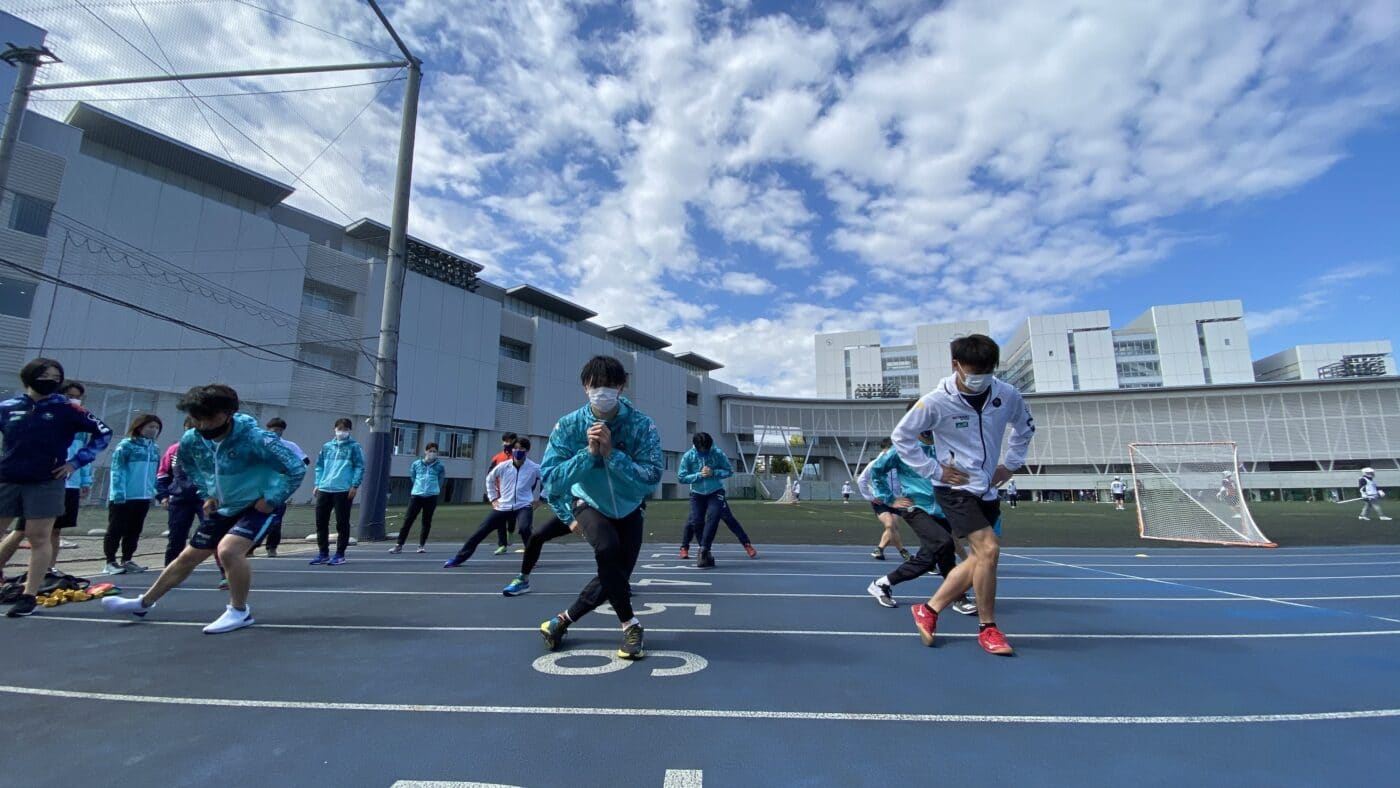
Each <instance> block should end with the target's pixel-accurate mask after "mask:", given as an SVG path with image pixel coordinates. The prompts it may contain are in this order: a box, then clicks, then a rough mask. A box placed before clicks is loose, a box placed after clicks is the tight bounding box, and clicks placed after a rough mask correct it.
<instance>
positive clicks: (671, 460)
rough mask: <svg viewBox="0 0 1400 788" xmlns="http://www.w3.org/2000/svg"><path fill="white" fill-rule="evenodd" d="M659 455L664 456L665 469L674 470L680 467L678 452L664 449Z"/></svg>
mask: <svg viewBox="0 0 1400 788" xmlns="http://www.w3.org/2000/svg"><path fill="white" fill-rule="evenodd" d="M661 455H662V456H663V457H665V458H666V470H668V471H674V470H676V469H677V468H679V467H681V455H680V452H675V451H665V452H662V453H661Z"/></svg>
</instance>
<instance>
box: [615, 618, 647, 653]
mask: <svg viewBox="0 0 1400 788" xmlns="http://www.w3.org/2000/svg"><path fill="white" fill-rule="evenodd" d="M617 655H618V656H619V657H621V658H623V659H641V658H642V657H644V656H646V652H645V651H643V650H642V625H641V624H633V625H631V626H629V627H627V628H626V629H624V630H622V645H621V646H619V647H618V649H617Z"/></svg>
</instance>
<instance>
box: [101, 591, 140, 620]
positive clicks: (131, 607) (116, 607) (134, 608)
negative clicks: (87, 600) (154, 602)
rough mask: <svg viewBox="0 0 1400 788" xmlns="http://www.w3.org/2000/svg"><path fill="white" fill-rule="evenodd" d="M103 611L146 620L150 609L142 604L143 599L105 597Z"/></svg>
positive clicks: (103, 598)
mask: <svg viewBox="0 0 1400 788" xmlns="http://www.w3.org/2000/svg"><path fill="white" fill-rule="evenodd" d="M102 609H103V610H105V611H107V612H108V613H130V614H131V615H133V616H136V617H137V618H145V617H146V612H147V611H148V610H150V608H148V607H146V606H144V605H142V604H141V597H139V596H138V597H136V598H134V599H133V598H131V597H124V596H104V597H102Z"/></svg>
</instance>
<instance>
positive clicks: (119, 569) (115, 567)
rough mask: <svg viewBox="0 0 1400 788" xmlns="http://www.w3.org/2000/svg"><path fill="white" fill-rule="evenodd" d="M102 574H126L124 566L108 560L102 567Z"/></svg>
mask: <svg viewBox="0 0 1400 788" xmlns="http://www.w3.org/2000/svg"><path fill="white" fill-rule="evenodd" d="M102 574H104V575H124V574H126V567H124V566H122V565H121V564H119V563H117V562H116V561H108V562H107V565H106V566H104V567H102Z"/></svg>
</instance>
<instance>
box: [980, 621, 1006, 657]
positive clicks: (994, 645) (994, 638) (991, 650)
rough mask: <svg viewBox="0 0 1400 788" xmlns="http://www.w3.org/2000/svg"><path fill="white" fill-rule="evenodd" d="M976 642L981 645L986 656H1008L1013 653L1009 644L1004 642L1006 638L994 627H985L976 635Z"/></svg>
mask: <svg viewBox="0 0 1400 788" xmlns="http://www.w3.org/2000/svg"><path fill="white" fill-rule="evenodd" d="M977 642H978V643H981V644H982V650H983V651H986V652H987V653H988V654H1000V655H1002V656H1010V655H1011V654H1013V653H1014V652H1013V651H1012V650H1011V644H1010V643H1007V642H1006V636H1005V635H1003V634H1001V630H1000V629H997V628H996V627H987V628H986V629H984V630H982V632H981V633H980V634H978V635H977Z"/></svg>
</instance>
